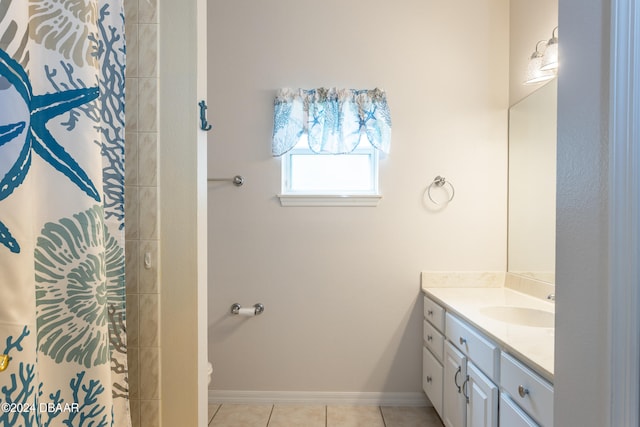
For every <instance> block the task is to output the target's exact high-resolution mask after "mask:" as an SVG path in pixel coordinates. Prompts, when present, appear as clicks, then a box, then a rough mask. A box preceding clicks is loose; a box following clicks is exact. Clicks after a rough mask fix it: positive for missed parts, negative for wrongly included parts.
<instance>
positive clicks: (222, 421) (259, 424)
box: [209, 404, 273, 427]
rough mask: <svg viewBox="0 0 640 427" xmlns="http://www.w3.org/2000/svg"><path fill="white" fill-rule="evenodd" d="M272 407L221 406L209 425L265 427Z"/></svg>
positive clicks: (216, 426) (217, 426) (220, 426)
mask: <svg viewBox="0 0 640 427" xmlns="http://www.w3.org/2000/svg"><path fill="white" fill-rule="evenodd" d="M272 409H273V406H272V405H227V404H224V405H221V406H220V409H218V412H217V413H216V415H215V416H214V417H213V420H212V421H211V423H210V424H209V425H210V426H213V427H265V426H266V425H267V423H268V422H269V416H270V415H271V410H272Z"/></svg>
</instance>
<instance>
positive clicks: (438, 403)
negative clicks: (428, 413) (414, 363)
mask: <svg viewBox="0 0 640 427" xmlns="http://www.w3.org/2000/svg"><path fill="white" fill-rule="evenodd" d="M422 389H423V390H424V392H425V393H426V394H427V397H428V398H429V400H430V401H431V403H432V404H433V407H434V408H435V410H436V411H437V412H438V414H439V415H440V416H442V364H441V363H440V362H438V360H436V358H435V357H434V356H433V354H431V352H430V351H429V350H427V349H426V348H425V347H422Z"/></svg>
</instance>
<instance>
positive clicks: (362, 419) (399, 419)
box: [209, 403, 443, 427]
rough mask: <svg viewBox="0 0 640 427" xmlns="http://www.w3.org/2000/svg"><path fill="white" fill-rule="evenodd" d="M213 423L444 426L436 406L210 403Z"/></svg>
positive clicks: (237, 426)
mask: <svg viewBox="0 0 640 427" xmlns="http://www.w3.org/2000/svg"><path fill="white" fill-rule="evenodd" d="M209 426H210V427H442V426H443V424H442V422H441V421H440V418H438V415H437V414H436V412H435V410H434V409H433V408H416V407H395V406H341V405H329V406H323V405H231V404H226V403H225V404H224V405H209Z"/></svg>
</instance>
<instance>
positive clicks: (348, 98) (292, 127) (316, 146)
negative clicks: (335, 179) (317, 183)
mask: <svg viewBox="0 0 640 427" xmlns="http://www.w3.org/2000/svg"><path fill="white" fill-rule="evenodd" d="M303 135H306V136H307V138H308V141H309V148H310V149H311V151H313V152H315V153H323V154H346V153H350V152H352V151H353V150H354V149H355V148H356V147H357V146H358V144H359V143H360V139H361V138H362V136H363V135H364V136H366V137H367V139H368V140H369V142H370V143H371V145H373V146H374V147H375V148H377V149H378V150H380V151H382V152H384V153H388V152H389V147H390V145H391V115H390V113H389V106H388V105H387V97H386V95H385V93H384V91H383V90H381V89H377V88H376V89H373V90H368V89H364V90H357V89H335V88H331V89H326V88H319V89H281V90H279V91H278V94H277V95H276V99H275V102H274V118H273V143H272V147H271V151H272V153H273V155H274V156H281V155H283V154H285V153H286V152H287V151H289V150H291V149H292V148H293V147H294V146H295V145H296V144H297V143H298V142H299V141H300V138H301V137H302V136H303Z"/></svg>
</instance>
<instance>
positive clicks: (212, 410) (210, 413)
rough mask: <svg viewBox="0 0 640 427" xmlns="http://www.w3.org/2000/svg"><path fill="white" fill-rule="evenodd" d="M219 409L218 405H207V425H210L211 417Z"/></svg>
mask: <svg viewBox="0 0 640 427" xmlns="http://www.w3.org/2000/svg"><path fill="white" fill-rule="evenodd" d="M219 407H220V405H213V404H210V405H209V417H208V418H207V419H208V420H209V424H210V423H211V420H212V419H213V416H214V415H215V414H216V412H217V411H218V408H219Z"/></svg>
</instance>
